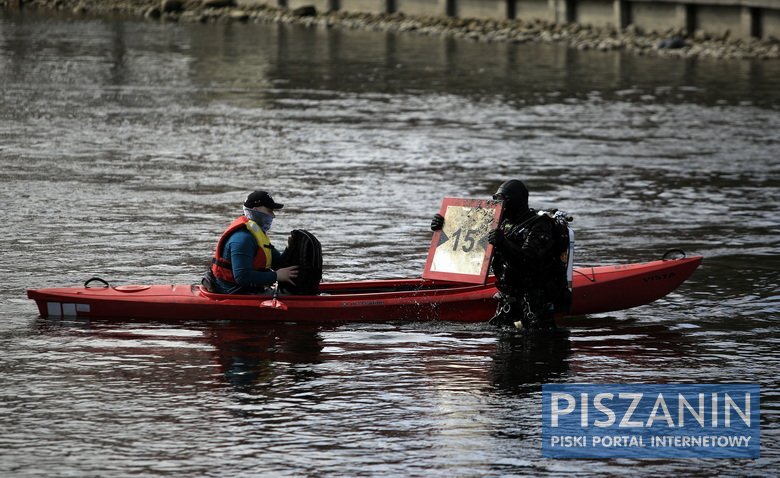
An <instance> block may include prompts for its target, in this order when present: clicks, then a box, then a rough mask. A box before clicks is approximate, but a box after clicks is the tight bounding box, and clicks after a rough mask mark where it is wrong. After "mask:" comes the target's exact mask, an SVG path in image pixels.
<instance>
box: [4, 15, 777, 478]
mask: <svg viewBox="0 0 780 478" xmlns="http://www.w3.org/2000/svg"><path fill="white" fill-rule="evenodd" d="M778 78H780V62H764V63H762V62H748V61H709V60H701V61H695V60H688V61H685V60H676V59H658V58H652V57H640V56H632V55H625V54H621V53H597V52H576V51H571V50H566V49H564V48H561V47H558V46H556V45H503V44H498V45H496V44H479V43H470V42H465V41H455V40H451V39H446V38H438V37H424V36H417V35H414V34H405V35H395V34H385V33H375V32H358V31H344V30H338V29H332V30H324V29H305V28H300V27H291V26H280V25H239V24H219V25H214V24H212V25H200V24H195V25H190V24H159V23H154V22H143V21H138V20H133V19H91V18H75V17H69V16H51V15H48V14H43V13H36V12H34V11H26V12H25V13H24V14H23V15H20V14H18V13H11V12H7V11H6V12H2V13H0V84H2V92H0V198H1V200H2V204H3V207H2V218H3V227H2V229H0V247H1V248H2V256H3V261H2V264H0V271H2V273H3V276H4V281H3V287H0V300H2V309H1V310H0V350H2V355H0V384H1V385H2V386H1V387H0V410H1V411H2V413H0V430H2V433H0V475H2V476H130V475H132V476H263V475H268V476H285V475H288V476H305V475H308V476H423V475H424V476H486V475H490V476H495V475H562V476H564V475H565V476H569V475H571V474H572V473H577V474H594V475H595V474H599V475H601V474H615V475H617V474H621V475H622V474H624V473H627V472H629V471H630V473H632V474H641V475H644V474H648V475H673V474H685V475H689V474H694V475H701V476H711V475H713V474H718V473H723V474H727V475H739V474H749V475H771V474H777V473H778V471H779V470H780V452H778V443H780V427H779V426H778V420H777V416H778V414H779V413H780V405H778V397H780V392H779V391H778V385H779V384H780V380H779V379H778V375H777V370H778V365H780V359H779V358H778V355H779V353H778V346H779V344H780V329H779V328H778V323H777V321H778V311H779V310H780V295H778V284H780V272H779V271H780V259H778V251H779V250H780V223H779V220H778V217H780V201H779V200H780V161H779V160H778V158H780V135H779V134H778V132H779V131H780V87H779V86H778V82H777V79H778ZM508 178H521V179H523V180H525V181H526V183H527V184H528V186H529V188H530V189H531V191H532V193H531V202H532V205H536V206H558V207H559V208H562V209H565V210H567V211H570V212H571V213H572V214H573V215H574V216H575V222H574V226H575V227H576V229H577V247H578V249H577V260H576V262H577V264H580V265H584V264H608V263H629V262H638V261H644V260H651V259H656V258H659V257H660V256H661V255H662V254H663V253H664V252H665V251H666V250H667V249H670V248H681V249H684V250H685V251H687V252H688V253H689V254H701V255H704V256H705V260H704V263H703V265H702V267H701V268H700V269H699V270H698V271H697V272H696V273H695V274H694V276H693V277H692V278H691V279H690V280H689V281H687V282H686V283H685V284H683V285H682V286H681V287H680V288H679V289H678V290H677V291H675V292H674V293H672V294H670V295H669V296H667V297H665V298H664V299H661V300H659V301H657V302H655V303H653V304H650V305H646V306H642V307H638V308H635V309H631V310H626V311H621V312H615V313H609V314H600V315H594V316H588V317H582V318H576V319H570V320H568V321H567V322H566V323H564V324H562V325H564V326H566V327H568V328H569V329H570V331H571V334H570V338H568V339H555V340H548V341H540V342H532V343H528V342H525V341H522V340H519V339H517V338H514V337H511V336H506V335H502V334H499V333H497V332H496V331H494V330H492V329H491V328H490V327H488V326H485V325H479V324H476V325H473V324H472V325H463V324H449V323H425V322H415V323H400V322H398V323H389V324H359V325H329V326H317V325H303V324H275V325H257V324H246V323H208V324H207V323H195V322H192V323H187V322H185V323H158V322H148V321H132V320H128V321H121V322H118V321H105V320H103V321H101V320H94V321H79V320H59V321H58V320H45V319H41V318H39V317H38V314H37V310H36V308H35V306H34V303H33V302H32V301H29V300H27V299H26V297H25V290H26V289H28V288H42V287H51V286H76V285H79V284H81V283H82V282H83V281H84V280H85V279H87V278H89V277H92V276H95V275H98V276H100V277H103V278H105V279H108V280H110V281H111V282H112V283H113V284H117V285H118V284H133V283H136V284H137V283H163V284H164V283H192V282H195V281H197V280H198V279H199V276H200V273H201V272H202V271H203V270H204V269H205V267H206V265H207V264H208V261H209V258H210V254H211V250H212V248H213V247H214V244H215V241H216V239H217V237H218V236H219V234H220V232H221V231H222V229H223V228H224V227H225V225H226V224H227V223H228V222H229V221H230V220H231V219H232V218H233V217H234V216H236V215H238V213H239V206H240V202H241V201H242V199H243V196H244V195H245V194H246V193H247V192H248V191H251V190H252V189H256V188H261V187H262V188H266V189H269V190H271V191H273V193H274V195H275V198H276V199H277V200H278V201H279V202H283V203H284V204H285V205H286V206H285V208H284V210H283V212H282V214H280V215H279V217H278V218H277V220H276V222H275V224H274V229H273V230H272V235H271V237H272V239H273V240H275V241H276V242H282V241H284V238H285V237H286V231H289V230H290V229H293V228H306V229H308V230H310V231H312V232H314V233H315V234H316V235H317V236H318V237H319V238H320V240H321V242H322V244H323V247H324V251H325V280H349V279H367V278H392V277H413V276H417V275H419V274H420V272H421V271H422V268H423V264H424V259H425V255H426V252H427V246H428V241H429V239H430V233H429V231H428V230H427V226H428V222H429V220H430V216H431V215H432V214H433V213H434V212H436V211H437V210H438V207H439V205H440V203H441V199H442V198H443V197H444V196H456V197H486V196H489V195H490V194H491V193H492V192H493V191H494V189H495V188H496V186H497V185H498V184H500V183H501V182H502V181H504V180H505V179H508ZM623 382H646V383H733V382H747V383H759V384H760V385H761V387H762V389H761V392H762V393H761V395H762V396H761V408H762V410H761V415H762V419H761V426H762V435H761V458H760V459H758V460H671V459H669V460H652V461H640V460H627V459H613V460H585V461H582V460H550V459H543V458H542V457H541V452H540V446H541V418H540V413H541V385H542V384H543V383H623Z"/></svg>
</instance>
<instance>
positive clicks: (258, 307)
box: [27, 256, 702, 322]
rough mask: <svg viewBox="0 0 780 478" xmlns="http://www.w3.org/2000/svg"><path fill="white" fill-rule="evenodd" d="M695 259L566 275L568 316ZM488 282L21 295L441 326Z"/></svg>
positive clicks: (170, 311) (656, 294)
mask: <svg viewBox="0 0 780 478" xmlns="http://www.w3.org/2000/svg"><path fill="white" fill-rule="evenodd" d="M701 260H702V257H701V256H696V257H690V258H682V259H671V260H659V261H652V262H645V263H637V264H626V265H613V266H599V267H579V268H575V269H574V278H573V297H572V307H571V311H570V312H569V313H568V314H567V315H583V314H592V313H599V312H609V311H614V310H621V309H627V308H630V307H636V306H639V305H643V304H647V303H650V302H652V301H654V300H656V299H659V298H661V297H663V296H665V295H666V294H668V293H669V292H671V291H673V290H674V289H676V288H677V287H678V286H679V285H680V284H682V283H683V282H684V281H685V280H686V279H687V278H688V277H690V275H691V274H692V273H693V272H694V271H695V270H696V268H697V267H698V266H699V264H701ZM494 281H495V278H493V277H490V278H489V280H488V283H487V284H485V285H481V284H479V285H473V284H463V283H457V282H449V281H441V280H426V279H400V280H373V281H351V282H326V283H323V284H321V287H320V294H319V295H316V296H304V295H282V296H280V297H279V298H278V300H273V299H272V298H271V297H270V296H269V295H225V294H214V293H210V292H207V291H206V290H204V289H203V287H201V286H200V285H123V286H116V287H86V286H85V287H70V288H57V289H37V290H28V291H27V297H29V298H30V299H33V300H35V302H36V303H37V305H38V310H39V311H40V314H41V316H42V317H52V318H60V317H84V318H124V319H130V318H134V319H159V320H207V319H244V320H253V321H295V322H357V321H362V322H380V321H390V320H444V321H458V322H484V321H487V320H488V319H490V317H491V316H492V315H493V313H494V312H495V301H494V300H493V294H495V292H496V288H495V286H494Z"/></svg>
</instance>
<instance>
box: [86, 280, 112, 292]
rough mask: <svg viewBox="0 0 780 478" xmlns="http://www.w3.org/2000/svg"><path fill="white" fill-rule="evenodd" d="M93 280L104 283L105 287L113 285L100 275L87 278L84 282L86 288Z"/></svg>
mask: <svg viewBox="0 0 780 478" xmlns="http://www.w3.org/2000/svg"><path fill="white" fill-rule="evenodd" d="M91 282H101V283H102V284H103V287H111V286H110V285H109V284H108V282H106V281H104V280H103V279H101V278H100V277H92V278H90V279H87V281H86V282H85V283H84V288H86V289H89V284H90V283H91Z"/></svg>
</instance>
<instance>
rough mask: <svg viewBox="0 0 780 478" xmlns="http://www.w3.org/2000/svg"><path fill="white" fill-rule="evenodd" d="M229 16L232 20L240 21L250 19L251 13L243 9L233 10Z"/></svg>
mask: <svg viewBox="0 0 780 478" xmlns="http://www.w3.org/2000/svg"><path fill="white" fill-rule="evenodd" d="M228 17H229V18H230V19H231V20H236V21H239V22H245V21H247V20H249V14H248V13H247V12H245V11H243V10H231V11H230V13H229V14H228Z"/></svg>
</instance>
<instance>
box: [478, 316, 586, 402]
mask: <svg viewBox="0 0 780 478" xmlns="http://www.w3.org/2000/svg"><path fill="white" fill-rule="evenodd" d="M571 354H572V350H571V343H570V340H569V331H568V330H566V329H560V330H559V331H558V333H556V334H555V335H551V336H538V337H535V336H523V335H519V334H516V333H507V332H504V333H499V340H498V342H497V344H496V351H495V353H494V354H493V363H492V366H491V369H490V381H491V383H492V384H493V386H494V387H496V389H497V390H499V391H501V392H504V393H506V392H512V393H517V392H522V393H524V394H532V393H539V392H541V385H542V384H544V383H556V382H561V381H563V382H565V381H566V379H567V376H568V375H569V358H570V356H571Z"/></svg>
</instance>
